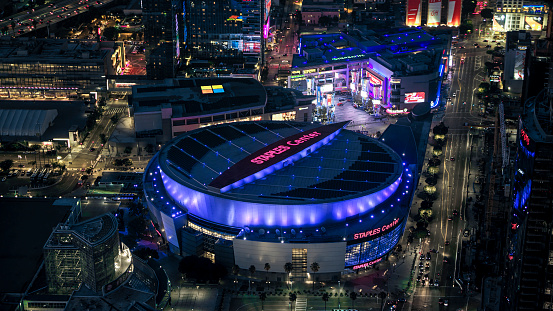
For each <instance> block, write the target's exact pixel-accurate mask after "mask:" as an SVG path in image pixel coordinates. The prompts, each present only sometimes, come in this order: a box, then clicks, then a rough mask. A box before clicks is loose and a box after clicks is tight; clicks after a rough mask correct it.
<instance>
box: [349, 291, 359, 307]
mask: <svg viewBox="0 0 553 311" xmlns="http://www.w3.org/2000/svg"><path fill="white" fill-rule="evenodd" d="M349 299H351V308H352V309H353V308H354V307H355V299H357V293H356V292H351V293H349Z"/></svg>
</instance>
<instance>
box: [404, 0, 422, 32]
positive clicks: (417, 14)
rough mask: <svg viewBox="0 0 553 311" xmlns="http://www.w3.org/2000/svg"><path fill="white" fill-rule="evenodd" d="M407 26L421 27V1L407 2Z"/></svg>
mask: <svg viewBox="0 0 553 311" xmlns="http://www.w3.org/2000/svg"><path fill="white" fill-rule="evenodd" d="M406 25H407V26H420V25H421V0H407V22H406Z"/></svg>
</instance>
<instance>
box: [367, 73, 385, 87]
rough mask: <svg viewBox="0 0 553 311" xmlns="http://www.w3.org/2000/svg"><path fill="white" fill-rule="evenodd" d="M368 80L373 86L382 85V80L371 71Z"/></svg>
mask: <svg viewBox="0 0 553 311" xmlns="http://www.w3.org/2000/svg"><path fill="white" fill-rule="evenodd" d="M369 82H370V83H371V84H372V85H373V86H379V85H382V80H380V79H379V78H378V77H377V76H375V75H373V74H372V73H369Z"/></svg>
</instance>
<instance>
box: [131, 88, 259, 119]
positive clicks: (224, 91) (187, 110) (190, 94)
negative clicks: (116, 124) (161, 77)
mask: <svg viewBox="0 0 553 311" xmlns="http://www.w3.org/2000/svg"><path fill="white" fill-rule="evenodd" d="M266 101H267V94H266V93H265V89H264V88H263V85H261V83H259V82H258V81H256V80H255V79H251V78H206V79H199V78H198V79H167V80H165V83H163V84H158V85H150V86H134V87H133V95H132V103H133V106H134V111H135V113H141V112H152V111H160V110H161V109H162V108H171V110H172V117H173V118H178V117H188V116H198V115H210V114H215V113H220V112H223V111H224V112H232V111H237V110H243V109H246V108H262V107H264V106H265V103H266Z"/></svg>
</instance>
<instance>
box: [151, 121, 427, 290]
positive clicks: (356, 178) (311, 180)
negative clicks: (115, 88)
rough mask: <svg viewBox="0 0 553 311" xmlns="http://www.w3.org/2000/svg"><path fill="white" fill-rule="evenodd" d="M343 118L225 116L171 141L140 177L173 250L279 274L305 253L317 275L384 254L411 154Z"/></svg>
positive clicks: (299, 274) (407, 189)
mask: <svg viewBox="0 0 553 311" xmlns="http://www.w3.org/2000/svg"><path fill="white" fill-rule="evenodd" d="M346 125H347V122H343V123H336V124H330V125H320V124H312V123H299V122H282V121H280V122H271V121H266V122H265V121H261V122H242V123H228V124H222V125H216V126H211V127H204V128H201V129H197V130H194V131H191V132H187V133H185V134H183V135H181V136H178V137H176V138H175V139H173V140H172V141H170V142H169V143H167V144H166V145H165V146H163V148H162V149H161V150H160V151H159V152H158V154H156V156H155V157H154V158H153V159H152V160H151V161H150V163H149V165H148V167H147V170H146V172H145V175H144V188H145V194H146V199H147V202H148V208H149V210H150V212H151V214H152V215H153V218H154V221H156V222H157V225H158V226H159V227H160V232H161V234H162V235H163V236H164V238H166V240H167V242H168V244H169V247H170V249H171V251H172V252H174V253H179V254H181V255H190V254H195V255H199V256H206V257H208V258H211V259H213V260H215V261H216V262H220V263H222V264H225V265H227V266H233V265H234V264H236V265H238V266H240V267H241V268H245V269H247V268H248V267H250V266H251V265H254V266H255V267H257V269H258V270H260V269H261V268H263V267H264V265H265V263H269V264H270V265H271V266H272V267H274V268H273V269H272V271H271V272H280V273H282V272H284V271H283V268H282V267H283V266H284V264H285V263H287V262H290V263H292V264H293V267H294V269H293V271H292V276H293V278H294V279H306V278H307V277H308V275H307V273H308V272H310V270H309V268H308V267H309V266H310V264H311V263H313V262H317V263H319V265H320V270H319V272H318V273H317V275H321V277H322V278H324V276H325V274H326V275H327V276H329V275H332V274H334V275H335V274H336V273H340V272H343V271H344V269H359V268H363V267H368V266H371V265H373V264H375V263H377V262H379V261H382V260H384V259H386V256H387V254H388V253H389V252H390V251H391V250H392V249H393V247H394V246H395V245H396V244H397V243H398V241H399V239H400V238H401V236H402V234H403V231H404V229H405V223H406V219H407V217H408V213H409V203H410V200H411V198H412V194H411V188H412V187H411V185H412V184H414V183H415V182H414V180H415V175H416V173H415V172H414V171H416V168H415V167H416V163H407V162H406V159H405V158H406V157H405V153H403V154H402V156H400V155H399V154H398V152H401V151H398V150H397V149H396V151H394V150H393V149H392V148H391V147H389V146H388V145H386V144H385V142H383V141H381V140H377V139H373V138H370V137H367V136H364V135H361V134H358V133H355V132H352V131H349V130H346V129H345V126H346ZM399 139H401V138H399ZM414 162H416V160H415V161H414Z"/></svg>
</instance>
